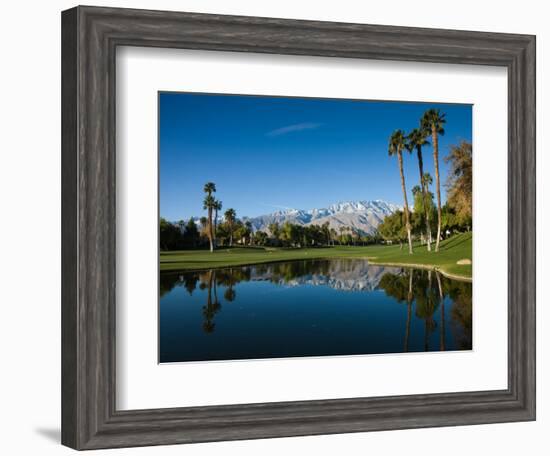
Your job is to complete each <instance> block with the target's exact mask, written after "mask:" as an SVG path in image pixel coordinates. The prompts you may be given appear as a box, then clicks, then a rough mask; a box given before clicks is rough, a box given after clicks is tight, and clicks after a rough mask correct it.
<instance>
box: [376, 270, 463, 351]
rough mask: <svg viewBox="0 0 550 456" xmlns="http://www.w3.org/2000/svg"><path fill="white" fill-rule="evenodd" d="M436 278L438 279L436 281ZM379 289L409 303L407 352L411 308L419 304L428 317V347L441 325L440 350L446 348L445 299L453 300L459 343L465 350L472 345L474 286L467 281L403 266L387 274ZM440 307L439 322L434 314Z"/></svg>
mask: <svg viewBox="0 0 550 456" xmlns="http://www.w3.org/2000/svg"><path fill="white" fill-rule="evenodd" d="M434 278H435V280H434ZM378 286H379V288H380V289H382V290H384V291H385V293H386V295H388V296H391V297H392V298H394V299H395V300H396V301H397V302H406V303H407V323H406V328H405V343H404V349H403V350H404V351H405V352H407V351H408V346H409V337H410V325H411V310H412V306H413V303H414V304H415V305H416V312H415V315H416V316H417V317H418V318H420V319H422V320H424V350H425V351H428V350H429V349H430V347H429V340H430V335H431V333H433V332H434V331H435V330H436V329H437V328H438V326H439V350H441V351H444V350H445V349H446V348H445V337H446V322H445V299H446V298H447V299H449V300H451V301H452V308H451V316H452V320H453V321H452V324H453V325H454V326H455V328H456V329H459V328H460V329H461V331H455V336H458V335H460V340H458V341H457V346H458V347H459V348H460V349H461V350H469V349H471V347H472V286H471V284H470V283H467V282H459V281H456V280H450V279H447V278H445V277H444V276H442V275H441V274H440V273H439V272H437V271H431V270H428V271H425V270H421V269H402V270H401V271H400V272H399V273H397V274H395V273H389V272H388V273H386V274H384V276H383V277H382V278H381V280H380V283H379V285H378ZM438 309H439V323H437V322H436V320H435V318H434V316H435V314H436V312H437V310H438Z"/></svg>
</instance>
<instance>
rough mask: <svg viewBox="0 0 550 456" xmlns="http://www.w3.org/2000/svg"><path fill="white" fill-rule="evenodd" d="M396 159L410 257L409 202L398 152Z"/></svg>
mask: <svg viewBox="0 0 550 456" xmlns="http://www.w3.org/2000/svg"><path fill="white" fill-rule="evenodd" d="M397 158H398V159H399V174H401V189H402V190H403V199H404V200H405V206H403V210H404V212H405V228H406V229H407V238H408V240H409V254H410V255H412V253H413V248H412V239H411V224H410V223H409V202H408V200H407V189H406V186H405V174H403V155H402V154H401V151H400V150H399V151H398V152H397Z"/></svg>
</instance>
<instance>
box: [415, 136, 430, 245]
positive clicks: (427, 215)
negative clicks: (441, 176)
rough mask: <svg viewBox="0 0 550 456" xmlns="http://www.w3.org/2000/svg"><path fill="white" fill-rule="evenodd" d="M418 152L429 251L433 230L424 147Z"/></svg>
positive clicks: (417, 148)
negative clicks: (427, 202)
mask: <svg viewBox="0 0 550 456" xmlns="http://www.w3.org/2000/svg"><path fill="white" fill-rule="evenodd" d="M416 153H417V155H418V171H420V187H421V188H422V202H423V207H424V218H425V219H426V235H427V241H428V252H431V251H432V230H431V229H430V214H429V212H428V206H427V205H426V198H427V197H428V192H427V189H426V183H425V182H424V161H423V160H422V148H421V147H420V146H417V147H416Z"/></svg>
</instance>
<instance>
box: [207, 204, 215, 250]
mask: <svg viewBox="0 0 550 456" xmlns="http://www.w3.org/2000/svg"><path fill="white" fill-rule="evenodd" d="M208 240H209V241H210V251H211V252H213V251H214V234H213V233H212V208H211V207H209V208H208Z"/></svg>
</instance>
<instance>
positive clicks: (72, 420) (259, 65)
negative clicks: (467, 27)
mask: <svg viewBox="0 0 550 456" xmlns="http://www.w3.org/2000/svg"><path fill="white" fill-rule="evenodd" d="M62 78H63V79H62V112H63V115H62V241H63V251H62V276H63V282H62V442H63V444H65V445H67V446H70V447H72V448H75V449H96V448H114V447H125V446H144V445H161V444H175V443H192V442H206V441H217V440H236V439H252V438H268V437H283V436H299V435H316V434H327V433H343V432H363V431H373V430H389V429H405V428H419V427H430V426H452V425H466V424H481V423H496V422H506V421H527V420H534V419H535V38H534V36H530V35H513V34H498V33H481V32H469V31H468V32H466V31H452V30H437V29H417V28H404V27H390V26H373V25H362V24H342V23H330V22H311V21H297V20H282V19H271V18H255V17H235V16H216V15H206V14H195V13H179V12H162V11H145V10H129V9H112V8H101V7H76V8H73V9H70V10H67V11H64V12H63V13H62Z"/></svg>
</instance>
